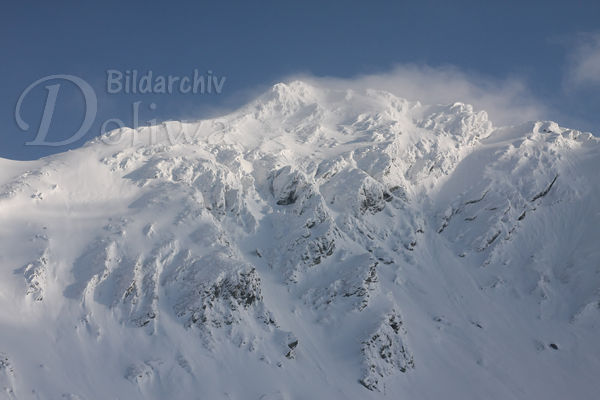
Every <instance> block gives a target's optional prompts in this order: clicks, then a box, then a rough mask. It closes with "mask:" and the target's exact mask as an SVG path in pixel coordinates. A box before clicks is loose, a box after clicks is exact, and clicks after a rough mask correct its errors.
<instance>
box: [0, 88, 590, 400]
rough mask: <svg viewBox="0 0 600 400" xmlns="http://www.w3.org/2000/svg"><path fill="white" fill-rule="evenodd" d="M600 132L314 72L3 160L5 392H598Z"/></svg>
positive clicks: (137, 395) (352, 395)
mask: <svg viewBox="0 0 600 400" xmlns="http://www.w3.org/2000/svg"><path fill="white" fill-rule="evenodd" d="M107 142H111V143H112V144H111V145H108V144H106V143H107ZM599 150H600V142H599V140H598V139H596V138H594V137H593V136H592V135H590V134H586V133H581V132H578V131H574V130H570V129H565V128H562V127H559V126H558V125H557V124H555V123H553V122H535V123H534V122H532V123H524V124H522V125H519V126H513V127H502V128H495V127H493V126H492V123H491V122H490V121H488V118H487V115H486V114H485V113H484V112H474V111H473V108H472V107H471V106H469V105H465V104H461V103H456V104H452V105H434V106H427V105H421V104H419V103H413V102H408V101H406V100H403V99H400V98H397V97H395V96H393V95H391V94H389V93H386V92H382V91H358V92H357V91H344V90H332V89H329V90H327V89H323V88H318V87H314V86H311V85H308V84H306V83H302V82H298V81H296V82H291V83H289V84H278V85H275V86H274V87H273V88H272V89H271V90H270V91H269V92H267V93H265V94H264V95H262V96H261V97H259V98H258V99H256V100H255V101H254V102H252V103H250V104H248V105H247V106H245V107H244V108H242V109H240V110H238V111H236V112H234V113H232V114H230V115H226V116H223V117H220V118H216V119H212V120H204V121H199V122H193V123H184V122H168V123H165V124H163V125H160V126H155V127H145V128H140V129H139V130H137V131H133V130H129V129H123V130H120V131H114V132H112V133H110V134H108V135H107V136H106V137H103V138H99V139H96V140H94V141H92V142H90V143H88V144H86V145H85V146H84V147H82V148H80V149H77V150H75V151H70V152H67V153H63V154H59V155H56V156H51V157H48V158H44V159H41V160H38V161H32V162H17V161H9V160H0V185H1V186H0V221H1V222H2V223H1V224H0V236H1V237H2V241H1V243H2V249H1V250H2V251H1V252H0V266H1V269H0V272H1V274H2V277H1V279H0V387H1V388H2V390H3V393H2V394H3V395H4V396H5V397H6V398H9V399H60V398H66V399H90V400H91V399H114V398H120V399H166V398H169V399H192V398H202V399H218V398H224V399H300V398H339V399H369V398H373V399H375V398H383V397H387V398H410V399H439V398H445V399H482V398H485V399H503V400H504V399H532V398H544V399H565V398H577V399H586V398H589V399H591V398H594V397H595V395H597V393H599V392H600V381H599V380H598V379H597V376H598V373H599V372H600V357H599V354H600V344H599V342H598V338H597V329H598V327H599V326H600V325H599V323H600V250H599V249H600V248H599V247H598V240H599V238H600V209H599V207H598V205H597V201H598V199H599V198H600V178H599V177H598V174H597V169H598V167H600V152H599Z"/></svg>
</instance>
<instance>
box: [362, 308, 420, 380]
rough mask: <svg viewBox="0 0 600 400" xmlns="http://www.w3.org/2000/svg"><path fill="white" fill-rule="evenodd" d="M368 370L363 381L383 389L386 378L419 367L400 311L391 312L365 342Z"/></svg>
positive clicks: (364, 348)
mask: <svg viewBox="0 0 600 400" xmlns="http://www.w3.org/2000/svg"><path fill="white" fill-rule="evenodd" d="M361 351H362V354H363V360H364V364H365V372H364V375H363V377H362V378H361V380H360V383H361V384H362V385H363V386H365V387H366V388H367V389H369V390H378V391H380V390H381V389H382V387H383V386H382V385H383V382H382V380H383V378H385V377H387V376H390V375H393V374H395V373H398V372H407V370H409V369H411V368H414V367H415V362H414V360H413V356H412V354H411V353H410V352H409V350H408V347H407V345H406V330H405V329H404V327H403V323H402V319H401V317H400V314H398V313H397V312H396V311H392V312H391V313H389V314H387V315H386V316H385V318H384V320H383V321H382V322H381V324H380V325H379V327H378V328H377V329H376V330H375V332H373V334H371V336H370V337H369V338H368V339H367V340H365V341H364V342H363V343H362V350H361Z"/></svg>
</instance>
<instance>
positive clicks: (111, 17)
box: [0, 1, 600, 159]
mask: <svg viewBox="0 0 600 400" xmlns="http://www.w3.org/2000/svg"><path fill="white" fill-rule="evenodd" d="M599 32H600V5H598V3H597V2H593V1H589V2H576V1H572V2H566V1H565V2H558V1H528V2H510V1H506V2H497V4H492V3H491V2H475V1H473V2H466V1H464V2H445V1H439V2H434V1H408V2H400V1H398V2H387V1H386V2H384V1H373V2H363V1H360V2H359V1H356V2H354V1H345V2H322V1H302V2H287V1H273V2H248V1H241V2H229V1H222V2H169V3H166V2H164V3H163V4H158V3H152V4H147V3H145V2H103V3H102V4H96V3H95V2H87V1H85V2H72V3H70V2H61V3H60V5H57V4H53V3H51V2H41V1H40V2H37V3H36V2H28V3H25V2H19V3H17V2H14V3H11V4H9V3H6V4H4V5H3V10H2V13H1V15H0V51H1V53H2V58H1V60H2V62H1V63H0V79H1V81H2V86H1V87H2V96H1V97H0V126H1V127H2V130H1V132H0V157H5V158H13V159H34V158H38V157H41V156H45V155H48V154H52V153H56V152H60V151H65V150H67V149H69V148H75V147H78V146H81V145H82V144H83V143H84V142H85V141H86V140H87V139H89V138H91V137H93V136H95V135H98V134H99V132H100V126H101V124H102V122H104V121H106V120H107V119H109V118H118V119H121V120H123V121H124V122H125V124H126V125H131V124H132V123H133V121H132V104H133V103H134V102H137V101H141V103H140V112H139V115H140V120H141V121H142V122H143V121H147V120H151V119H156V120H159V121H160V120H166V119H197V118H201V117H203V116H208V115H213V114H215V113H219V112H223V111H224V110H228V109H232V108H235V107H236V106H239V105H241V104H243V103H244V102H246V101H248V99H250V98H251V97H252V96H254V95H256V93H258V92H259V91H261V90H264V89H265V88H267V87H268V86H270V85H271V84H273V83H276V82H278V81H281V80H283V79H287V78H289V77H291V76H296V75H300V76H313V77H321V79H320V80H319V79H318V80H317V82H321V83H323V84H329V83H331V82H335V83H336V84H342V85H344V84H347V85H349V86H351V85H354V84H356V82H361V84H373V85H375V86H381V87H382V88H385V87H390V88H392V89H393V91H394V93H395V94H397V95H400V96H402V97H407V98H409V99H414V98H417V99H418V98H420V97H423V98H424V99H426V100H430V101H444V100H446V99H452V100H450V101H453V100H460V101H466V102H473V103H475V105H476V107H478V108H482V107H485V108H489V109H490V115H491V117H492V119H493V120H494V117H496V120H499V121H500V122H503V123H504V122H514V121H520V120H526V119H529V118H532V117H535V118H546V119H553V120H556V121H558V122H559V123H561V124H562V125H566V126H570V127H574V128H578V129H582V130H588V131H592V132H594V133H595V134H598V133H599V132H600V113H599V112H598V110H600V94H599V93H600V35H599ZM108 69H115V70H119V71H126V70H129V71H131V70H134V69H136V70H138V71H139V73H145V72H147V71H149V70H152V71H153V73H154V74H155V75H163V76H167V75H173V76H179V77H183V76H189V75H191V74H192V73H193V71H194V69H197V70H198V71H199V72H200V73H203V74H206V73H208V72H207V71H212V73H213V75H215V76H219V77H226V81H225V83H224V85H223V90H222V92H221V93H220V94H215V93H212V94H191V93H187V94H182V93H174V94H170V95H167V94H126V93H119V94H110V93H107V90H106V79H107V74H106V71H107V70H108ZM54 74H66V75H73V76H77V77H80V78H82V79H83V80H84V81H86V82H88V83H89V84H90V85H91V87H92V88H93V90H94V92H95V94H96V96H97V101H98V104H97V106H98V112H97V115H96V118H95V119H94V123H93V125H92V127H91V129H90V130H89V132H87V134H86V136H85V137H84V138H81V139H80V140H78V141H76V142H74V143H71V144H69V145H66V146H32V145H26V144H25V143H26V142H31V141H33V139H34V138H35V137H36V134H37V129H38V125H39V124H40V121H41V119H42V111H43V109H44V102H45V99H46V94H47V91H46V89H45V88H44V86H47V85H51V84H52V81H48V82H45V83H44V84H41V85H38V86H36V87H34V88H33V89H32V90H31V91H30V92H29V93H28V94H27V96H26V97H25V98H24V100H23V104H22V109H21V114H20V115H21V117H22V119H23V120H24V121H26V122H27V124H29V130H28V131H23V130H21V129H20V128H19V126H17V123H16V121H15V105H16V103H17V100H18V99H19V97H20V96H21V94H22V92H23V90H24V89H25V88H27V87H28V86H29V85H30V84H31V83H33V82H35V81H36V80H38V79H40V78H43V77H45V76H49V75H54ZM323 77H328V78H327V79H325V78H323ZM357 77H358V78H357ZM55 83H56V82H55ZM60 83H61V86H60V90H59V92H58V94H57V100H56V107H55V111H54V114H53V116H52V120H51V123H50V125H49V134H48V137H47V138H46V140H47V141H60V140H64V139H65V138H68V137H70V136H72V134H73V133H74V132H75V131H76V130H77V128H78V127H79V126H80V125H81V122H82V120H83V118H84V109H85V108H84V102H83V95H82V93H81V92H80V91H79V90H78V89H77V87H76V86H75V85H73V84H72V83H68V82H66V81H62V82H60ZM407 85H408V86H407ZM454 97H457V98H454ZM151 103H154V104H155V108H154V109H151V108H150V104H151Z"/></svg>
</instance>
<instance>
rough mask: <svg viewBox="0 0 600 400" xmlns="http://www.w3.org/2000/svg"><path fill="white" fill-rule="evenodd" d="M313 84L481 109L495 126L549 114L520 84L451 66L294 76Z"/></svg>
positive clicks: (427, 102)
mask: <svg viewBox="0 0 600 400" xmlns="http://www.w3.org/2000/svg"><path fill="white" fill-rule="evenodd" d="M292 78H293V79H300V80H305V81H309V82H313V83H316V84H321V85H325V86H329V87H337V88H355V89H366V88H370V89H380V90H386V91H389V92H391V93H393V94H395V95H397V96H399V97H402V98H405V99H408V100H419V101H421V102H422V103H424V104H449V103H454V102H457V101H460V102H463V103H469V104H472V105H473V106H474V107H475V108H476V109H478V110H485V111H487V112H488V114H489V116H490V120H491V121H492V122H493V123H494V124H495V125H497V126H498V125H509V124H517V123H521V122H525V121H531V120H539V119H544V117H548V116H549V115H550V114H549V112H548V109H547V107H546V106H545V105H544V104H543V103H542V102H541V101H539V100H538V99H536V98H535V96H533V95H532V94H531V92H530V91H529V89H528V88H527V86H526V85H525V83H524V82H523V81H521V80H520V79H517V78H507V79H503V80H499V79H495V78H489V77H485V76H482V75H479V74H474V73H466V72H463V71H461V70H460V69H458V68H456V67H453V66H446V67H429V66H419V65H414V64H406V65H399V66H397V67H395V68H394V69H393V70H391V71H390V72H386V73H381V74H373V75H363V76H357V77H353V78H347V79H345V78H334V77H312V76H294V77H292Z"/></svg>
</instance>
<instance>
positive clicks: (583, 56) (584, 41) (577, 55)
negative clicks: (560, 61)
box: [565, 33, 600, 88]
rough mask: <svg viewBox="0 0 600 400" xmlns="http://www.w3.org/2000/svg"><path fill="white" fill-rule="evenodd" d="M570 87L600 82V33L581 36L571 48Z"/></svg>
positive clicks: (567, 76)
mask: <svg viewBox="0 0 600 400" xmlns="http://www.w3.org/2000/svg"><path fill="white" fill-rule="evenodd" d="M565 79H566V84H567V86H568V87H569V88H580V87H582V86H584V85H599V84H600V34H599V33H595V34H585V35H581V36H580V37H579V40H578V41H577V42H576V43H575V45H574V46H573V48H572V49H571V52H570V56H569V64H568V70H567V75H566V78H565Z"/></svg>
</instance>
